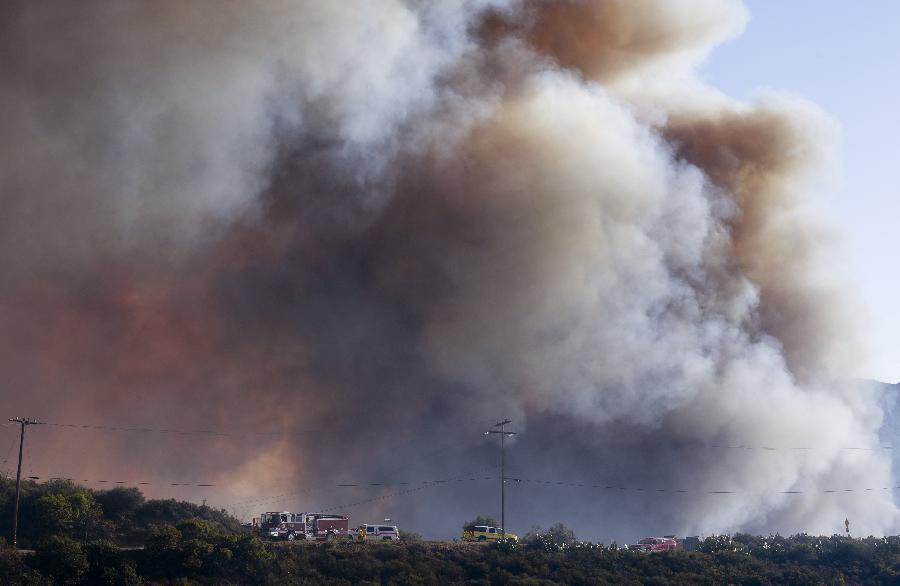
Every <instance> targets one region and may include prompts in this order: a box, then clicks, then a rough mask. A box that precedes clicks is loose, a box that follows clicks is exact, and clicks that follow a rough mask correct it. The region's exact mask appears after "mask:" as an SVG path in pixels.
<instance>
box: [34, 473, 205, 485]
mask: <svg viewBox="0 0 900 586" xmlns="http://www.w3.org/2000/svg"><path fill="white" fill-rule="evenodd" d="M27 478H28V479H29V480H44V481H53V480H68V481H69V482H84V483H92V484H93V483H97V484H118V485H129V486H216V485H215V484H212V483H199V482H146V481H136V480H106V479H90V478H78V477H77V476H49V477H47V476H36V475H35V476H28V477H27Z"/></svg>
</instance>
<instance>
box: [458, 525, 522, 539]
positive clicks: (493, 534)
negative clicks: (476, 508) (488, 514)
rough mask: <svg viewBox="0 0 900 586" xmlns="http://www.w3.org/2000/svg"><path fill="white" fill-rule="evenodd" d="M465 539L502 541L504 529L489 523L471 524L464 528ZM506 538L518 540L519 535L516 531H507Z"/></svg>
mask: <svg viewBox="0 0 900 586" xmlns="http://www.w3.org/2000/svg"><path fill="white" fill-rule="evenodd" d="M462 538H463V541H500V539H502V538H503V529H501V528H500V527H491V526H489V525H470V526H468V527H466V528H465V530H463V537H462ZM506 539H512V540H513V541H518V540H519V537H518V536H517V535H516V534H514V533H509V532H507V533H506Z"/></svg>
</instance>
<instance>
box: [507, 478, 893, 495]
mask: <svg viewBox="0 0 900 586" xmlns="http://www.w3.org/2000/svg"><path fill="white" fill-rule="evenodd" d="M506 480H507V481H510V482H512V483H514V484H518V485H522V484H530V485H535V486H538V485H540V486H547V487H565V488H590V489H602V490H608V491H612V492H635V493H645V494H652V493H668V494H675V495H677V494H706V495H714V494H721V495H728V494H787V495H804V494H806V495H813V494H832V493H851V492H853V493H857V492H858V493H865V492H878V491H885V490H898V489H900V486H882V487H868V488H843V489H820V490H778V491H771V490H770V491H756V490H705V489H696V488H695V489H681V488H678V489H672V488H654V487H636V486H622V485H617V484H592V483H589V482H588V483H585V482H571V481H566V480H546V479H536V478H516V477H507V478H506Z"/></svg>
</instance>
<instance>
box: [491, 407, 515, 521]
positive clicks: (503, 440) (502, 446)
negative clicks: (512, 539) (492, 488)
mask: <svg viewBox="0 0 900 586" xmlns="http://www.w3.org/2000/svg"><path fill="white" fill-rule="evenodd" d="M508 423H512V421H510V420H509V419H504V420H503V421H498V422H497V423H495V424H494V427H499V428H500V429H491V430H488V431H486V432H484V435H489V434H499V435H500V538H501V539H506V436H513V435H516V432H514V431H506V425H507V424H508Z"/></svg>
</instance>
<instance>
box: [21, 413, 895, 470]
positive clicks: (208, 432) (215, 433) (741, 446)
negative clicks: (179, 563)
mask: <svg viewBox="0 0 900 586" xmlns="http://www.w3.org/2000/svg"><path fill="white" fill-rule="evenodd" d="M44 424H45V425H47V426H48V427H54V428H58V429H73V430H95V431H112V432H132V433H163V434H173V435H200V436H211V437H247V436H258V437H291V436H297V437H300V436H308V435H311V434H317V433H318V432H317V431H315V430H290V431H221V430H214V429H177V428H167V427H152V426H151V427H141V426H115V425H93V424H81V423H61V422H45V423H44ZM7 425H8V424H7ZM407 443H409V442H407ZM463 443H465V442H457V443H454V444H449V445H447V446H445V447H442V448H438V449H437V450H435V453H440V452H442V451H445V450H448V449H452V448H455V447H457V446H459V445H462V444H463ZM405 445H407V444H400V445H397V446H394V448H392V449H397V448H400V447H403V446H405ZM607 445H609V443H608V442H607ZM619 445H625V446H627V444H626V443H621V444H619ZM692 447H693V448H713V449H723V450H747V451H752V450H759V451H765V452H776V451H818V450H848V451H864V452H875V451H879V450H893V449H894V446H893V445H892V444H879V445H874V446H837V447H827V446H823V447H817V446H771V445H764V444H752V443H746V444H745V443H737V444H723V443H708V444H707V443H698V444H693V445H692ZM635 448H636V449H637V448H639V446H635ZM428 455H429V454H426V455H424V456H422V457H423V458H424V457H427V456H428ZM404 467H405V465H404Z"/></svg>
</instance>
